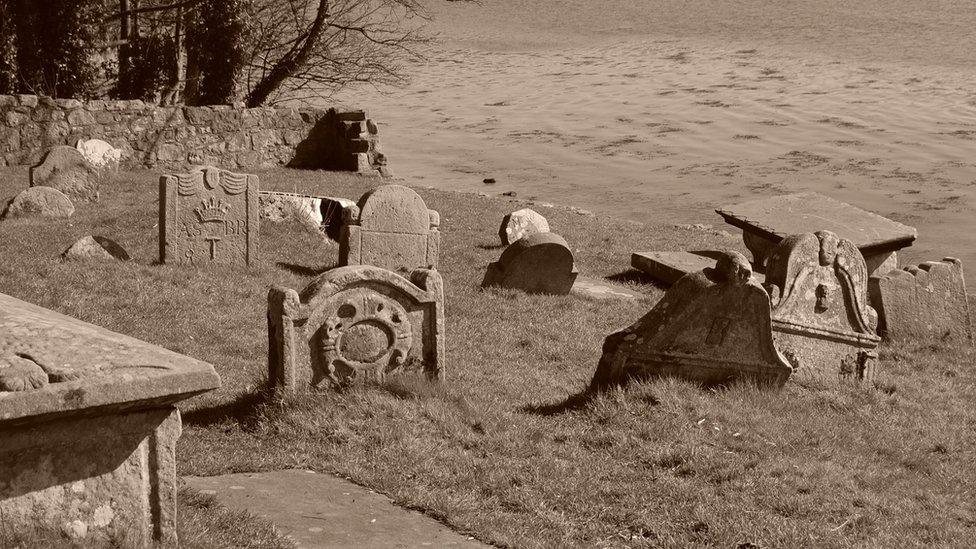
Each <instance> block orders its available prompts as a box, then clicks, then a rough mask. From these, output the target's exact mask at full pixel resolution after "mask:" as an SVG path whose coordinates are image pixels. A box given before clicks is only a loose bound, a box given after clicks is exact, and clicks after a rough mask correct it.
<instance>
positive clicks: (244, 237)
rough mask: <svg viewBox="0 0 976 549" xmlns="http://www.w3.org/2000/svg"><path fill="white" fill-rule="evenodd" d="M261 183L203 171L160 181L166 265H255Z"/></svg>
mask: <svg viewBox="0 0 976 549" xmlns="http://www.w3.org/2000/svg"><path fill="white" fill-rule="evenodd" d="M259 190H260V189H259V187H258V178H257V176H256V175H249V174H238V173H232V172H229V171H226V170H221V169H219V168H214V167H210V166H207V167H203V168H199V169H196V170H194V171H192V172H190V173H187V174H180V175H164V176H163V177H161V178H160V179H159V260H160V262H162V263H185V264H191V265H202V264H208V263H230V264H234V263H236V264H247V265H251V264H252V263H254V262H255V261H257V253H258V233H259V218H258V191H259Z"/></svg>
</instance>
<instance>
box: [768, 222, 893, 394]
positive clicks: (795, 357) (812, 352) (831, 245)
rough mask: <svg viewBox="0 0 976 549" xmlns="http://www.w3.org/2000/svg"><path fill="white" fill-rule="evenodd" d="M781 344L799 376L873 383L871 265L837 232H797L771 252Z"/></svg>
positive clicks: (775, 322) (775, 323) (776, 335)
mask: <svg viewBox="0 0 976 549" xmlns="http://www.w3.org/2000/svg"><path fill="white" fill-rule="evenodd" d="M764 286H765V288H766V291H767V292H768V293H769V295H770V303H771V304H772V308H773V311H772V317H773V334H774V339H775V341H776V348H777V349H779V351H780V353H781V354H782V355H783V356H785V357H786V358H787V360H789V362H790V364H791V365H792V367H793V375H794V377H799V378H801V379H817V380H825V381H835V380H840V379H847V380H853V381H861V380H865V381H870V380H871V379H873V377H874V375H875V363H876V359H877V353H876V352H875V348H876V347H877V346H878V343H879V341H880V338H879V337H878V336H877V334H876V332H875V329H876V327H877V321H878V317H877V313H876V312H875V310H874V309H873V308H872V307H871V306H870V305H868V268H867V265H866V264H865V262H864V258H863V256H862V255H861V253H860V252H859V251H858V249H857V247H856V246H855V245H854V243H853V242H851V241H850V240H846V239H843V238H838V237H837V235H835V234H834V233H832V232H829V231H819V232H817V233H815V234H811V233H805V234H798V235H791V236H788V237H786V238H785V239H783V241H782V242H780V243H779V245H777V246H776V248H774V249H773V251H772V253H771V254H770V255H769V258H768V262H767V269H766V283H765V284H764Z"/></svg>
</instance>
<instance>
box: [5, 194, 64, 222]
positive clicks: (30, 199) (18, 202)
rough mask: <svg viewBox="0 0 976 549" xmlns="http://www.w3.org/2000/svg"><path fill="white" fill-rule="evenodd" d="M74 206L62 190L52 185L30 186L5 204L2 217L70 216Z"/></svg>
mask: <svg viewBox="0 0 976 549" xmlns="http://www.w3.org/2000/svg"><path fill="white" fill-rule="evenodd" d="M73 213H75V206H74V204H72V203H71V199H70V198H68V197H67V196H66V195H65V194H64V193H63V192H61V191H59V190H57V189H54V188H52V187H30V188H29V189H25V190H23V191H21V192H20V193H18V194H17V196H15V197H14V198H13V200H11V201H10V203H9V204H7V208H6V210H4V212H3V218H4V219H7V218H14V217H25V216H31V215H37V216H41V217H71V215H72V214H73Z"/></svg>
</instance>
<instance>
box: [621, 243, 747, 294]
mask: <svg viewBox="0 0 976 549" xmlns="http://www.w3.org/2000/svg"><path fill="white" fill-rule="evenodd" d="M722 253H723V252H720V251H713V250H702V251H694V252H634V253H633V254H631V256H630V265H631V266H632V267H633V268H635V269H637V270H639V271H642V272H645V273H647V274H648V275H650V276H651V277H652V278H654V279H655V280H657V281H659V282H661V283H663V284H665V285H668V286H670V285H671V284H674V283H675V282H677V281H678V279H680V278H681V277H683V276H685V275H688V274H691V273H695V272H698V271H701V270H702V269H708V268H712V267H714V266H715V262H716V261H717V260H718V257H720V256H721V255H722ZM752 277H753V278H755V279H756V281H758V282H759V283H762V282H763V280H764V279H765V275H763V274H762V273H757V272H755V271H753V272H752Z"/></svg>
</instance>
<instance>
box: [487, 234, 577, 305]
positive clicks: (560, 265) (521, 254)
mask: <svg viewBox="0 0 976 549" xmlns="http://www.w3.org/2000/svg"><path fill="white" fill-rule="evenodd" d="M578 274H579V271H577V270H576V265H575V263H574V262H573V252H572V251H571V250H570V249H569V246H568V245H567V244H566V241H565V240H563V237H561V236H559V235H557V234H555V233H535V234H530V235H528V236H526V237H523V238H520V239H518V240H516V241H515V242H514V243H513V244H512V245H511V246H509V247H508V248H505V251H503V252H502V255H501V257H500V258H499V259H498V261H496V262H494V263H491V264H490V265H488V270H487V271H486V272H485V278H484V280H483V281H482V282H481V286H482V287H488V286H499V287H502V288H515V289H519V290H522V291H524V292H527V293H530V294H552V295H566V294H568V293H569V291H570V290H571V289H572V288H573V283H574V282H575V281H576V276H577V275H578Z"/></svg>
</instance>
